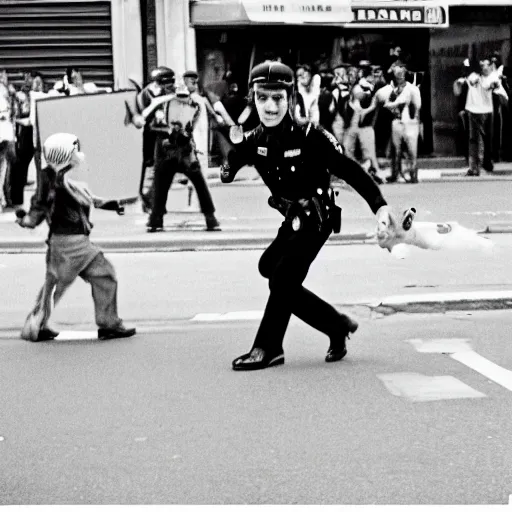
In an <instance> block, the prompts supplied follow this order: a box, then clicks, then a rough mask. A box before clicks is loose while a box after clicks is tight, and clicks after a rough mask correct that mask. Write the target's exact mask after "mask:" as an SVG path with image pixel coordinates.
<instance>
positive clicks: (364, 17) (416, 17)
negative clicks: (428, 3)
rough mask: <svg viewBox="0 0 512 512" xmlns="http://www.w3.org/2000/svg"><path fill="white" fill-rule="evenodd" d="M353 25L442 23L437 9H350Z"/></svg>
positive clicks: (440, 13)
mask: <svg viewBox="0 0 512 512" xmlns="http://www.w3.org/2000/svg"><path fill="white" fill-rule="evenodd" d="M352 11H353V13H354V23H361V22H363V23H368V22H371V23H389V22H394V23H425V24H430V25H437V24H441V23H443V22H444V19H443V13H442V11H441V9H440V8H439V7H426V8H412V7H411V8H370V9H368V8H352Z"/></svg>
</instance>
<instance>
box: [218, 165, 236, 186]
mask: <svg viewBox="0 0 512 512" xmlns="http://www.w3.org/2000/svg"><path fill="white" fill-rule="evenodd" d="M234 179H235V176H234V175H233V174H232V173H231V169H230V168H229V165H228V164H223V165H221V166H220V181H222V183H231V182H232V181H233V180H234Z"/></svg>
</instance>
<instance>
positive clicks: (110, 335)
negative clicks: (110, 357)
mask: <svg viewBox="0 0 512 512" xmlns="http://www.w3.org/2000/svg"><path fill="white" fill-rule="evenodd" d="M136 332H137V331H136V329H135V327H132V328H130V329H128V328H126V327H125V326H124V325H120V326H119V327H114V328H112V329H106V328H100V329H98V339H100V340H113V339H115V338H129V337H131V336H133V335H134V334H135V333H136Z"/></svg>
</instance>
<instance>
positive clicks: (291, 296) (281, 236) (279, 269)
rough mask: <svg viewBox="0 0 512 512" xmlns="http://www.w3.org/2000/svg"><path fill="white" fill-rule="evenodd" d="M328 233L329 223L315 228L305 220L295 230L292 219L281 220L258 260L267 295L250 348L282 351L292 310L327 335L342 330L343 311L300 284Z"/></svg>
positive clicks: (341, 331) (277, 352) (341, 332)
mask: <svg viewBox="0 0 512 512" xmlns="http://www.w3.org/2000/svg"><path fill="white" fill-rule="evenodd" d="M330 234H331V228H330V227H328V228H325V229H324V230H323V231H318V230H315V228H314V227H313V226H311V225H308V224H307V223H306V224H305V225H304V227H303V228H302V229H301V230H300V231H294V230H293V229H292V225H291V221H289V220H286V221H285V222H283V224H282V225H281V227H280V229H279V231H278V234H277V237H276V239H275V240H274V241H273V242H272V243H271V244H270V246H269V247H268V248H267V249H266V250H265V252H264V253H263V255H262V256H261V259H260V262H259V271H260V273H261V275H262V276H263V277H265V278H267V279H268V280H269V287H270V296H269V298H268V302H267V305H266V307H265V312H264V314H263V319H262V321H261V324H260V327H259V330H258V333H257V335H256V339H255V341H254V345H253V348H255V347H259V348H262V349H264V350H265V351H267V352H268V353H270V354H279V353H281V352H282V351H283V340H284V335H285V332H286V328H287V326H288V323H289V321H290V317H291V315H292V314H294V315H295V316H296V317H298V318H300V319H301V320H302V321H303V322H305V323H307V324H309V325H310V326H311V327H313V328H315V329H317V330H318V331H320V332H322V333H324V334H326V335H327V336H329V337H330V336H335V335H336V333H337V332H340V335H342V334H343V332H344V331H343V328H344V326H345V320H344V315H342V314H340V313H339V312H338V311H337V310H336V309H335V308H334V307H333V306H331V305H330V304H328V303H327V302H325V301H324V300H322V299H321V298H320V297H318V296H316V295H315V294H314V293H312V292H310V291H309V290H307V289H306V288H304V286H302V283H303V282H304V280H305V279H306V276H307V274H308V270H309V267H310V265H311V263H313V261H314V260H315V258H316V256H317V254H318V253H319V252H320V249H321V248H322V246H323V245H324V244H325V242H326V241H327V239H328V238H329V235H330Z"/></svg>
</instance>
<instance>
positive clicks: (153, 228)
mask: <svg viewBox="0 0 512 512" xmlns="http://www.w3.org/2000/svg"><path fill="white" fill-rule="evenodd" d="M163 230H164V227H163V226H148V229H147V230H146V231H147V232H148V233H156V232H158V231H163Z"/></svg>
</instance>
